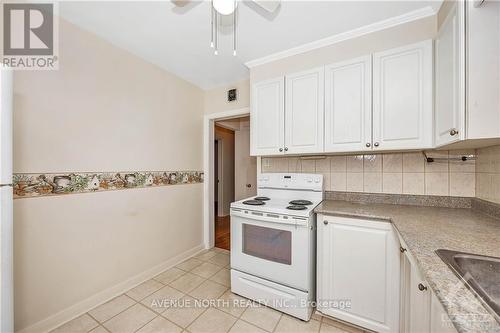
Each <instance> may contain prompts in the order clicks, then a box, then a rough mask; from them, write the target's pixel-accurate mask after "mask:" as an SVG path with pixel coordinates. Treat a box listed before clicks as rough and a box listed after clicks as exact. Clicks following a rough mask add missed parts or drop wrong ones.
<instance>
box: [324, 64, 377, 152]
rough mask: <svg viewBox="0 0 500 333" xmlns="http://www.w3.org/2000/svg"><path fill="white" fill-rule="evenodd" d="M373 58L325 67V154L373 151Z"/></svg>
mask: <svg viewBox="0 0 500 333" xmlns="http://www.w3.org/2000/svg"><path fill="white" fill-rule="evenodd" d="M371 67H372V59H371V56H365V57H360V58H357V59H353V60H349V61H345V62H341V63H336V64H332V65H329V66H326V68H325V152H339V151H359V150H367V149H371V144H372V137H371V132H372V91H371V86H372V82H371V81H372V75H371V72H372V68H371Z"/></svg>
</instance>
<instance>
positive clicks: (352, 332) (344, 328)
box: [322, 317, 363, 333]
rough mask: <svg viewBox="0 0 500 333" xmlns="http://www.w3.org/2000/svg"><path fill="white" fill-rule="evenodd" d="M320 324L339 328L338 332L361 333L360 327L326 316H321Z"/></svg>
mask: <svg viewBox="0 0 500 333" xmlns="http://www.w3.org/2000/svg"><path fill="white" fill-rule="evenodd" d="M322 324H326V325H329V326H334V327H336V328H337V329H340V331H339V332H349V333H362V332H363V330H362V329H361V328H358V327H355V326H351V325H348V324H345V323H343V322H340V321H337V320H334V319H331V318H328V317H323V321H322ZM331 332H337V331H331Z"/></svg>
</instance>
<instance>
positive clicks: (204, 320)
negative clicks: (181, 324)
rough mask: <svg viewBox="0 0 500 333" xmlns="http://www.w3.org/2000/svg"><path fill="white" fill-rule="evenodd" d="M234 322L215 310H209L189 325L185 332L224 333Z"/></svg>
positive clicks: (233, 318) (233, 319)
mask: <svg viewBox="0 0 500 333" xmlns="http://www.w3.org/2000/svg"><path fill="white" fill-rule="evenodd" d="M235 322H236V318H235V317H233V316H231V315H228V314H227V313H224V312H222V311H219V310H217V309H214V308H209V309H208V310H207V311H205V312H204V313H203V314H202V315H201V316H199V317H198V319H196V320H195V321H194V322H193V323H192V324H191V325H189V327H188V329H187V330H188V331H189V332H192V333H202V332H203V333H212V332H213V333H224V332H227V331H229V329H230V328H231V326H233V324H234V323H235Z"/></svg>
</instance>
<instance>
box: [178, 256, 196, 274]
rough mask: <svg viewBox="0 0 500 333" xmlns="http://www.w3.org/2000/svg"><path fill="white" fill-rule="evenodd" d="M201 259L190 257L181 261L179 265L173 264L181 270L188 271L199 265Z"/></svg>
mask: <svg viewBox="0 0 500 333" xmlns="http://www.w3.org/2000/svg"><path fill="white" fill-rule="evenodd" d="M202 263H203V261H201V260H198V259H196V258H190V259H188V260H186V261H183V262H181V263H180V264H179V265H177V266H175V267H176V268H179V269H182V270H183V271H186V272H189V271H190V270H192V269H193V268H195V267H198V266H200V265H201V264H202Z"/></svg>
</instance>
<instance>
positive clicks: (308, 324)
mask: <svg viewBox="0 0 500 333" xmlns="http://www.w3.org/2000/svg"><path fill="white" fill-rule="evenodd" d="M319 327H320V322H319V321H317V320H309V321H302V320H300V319H297V318H293V317H290V316H288V315H282V316H281V319H280V321H279V323H278V326H276V329H275V330H274V332H276V333H292V332H293V333H295V332H296V333H317V332H318V331H319Z"/></svg>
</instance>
